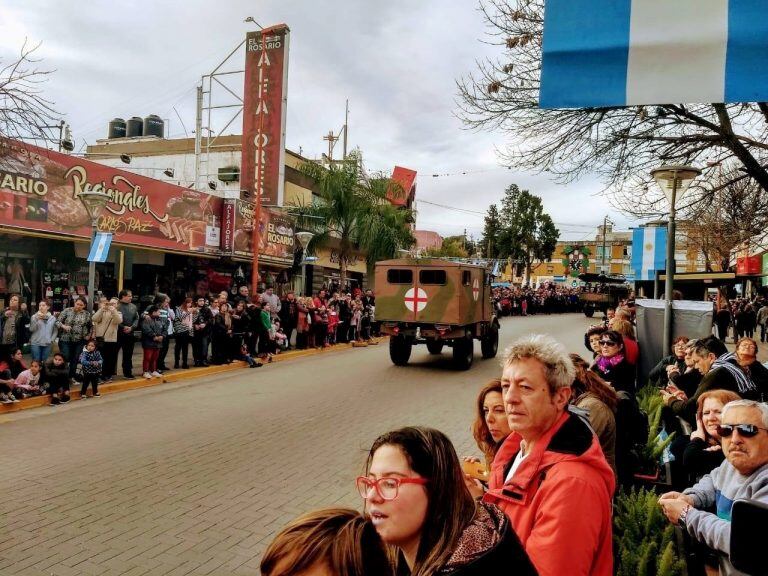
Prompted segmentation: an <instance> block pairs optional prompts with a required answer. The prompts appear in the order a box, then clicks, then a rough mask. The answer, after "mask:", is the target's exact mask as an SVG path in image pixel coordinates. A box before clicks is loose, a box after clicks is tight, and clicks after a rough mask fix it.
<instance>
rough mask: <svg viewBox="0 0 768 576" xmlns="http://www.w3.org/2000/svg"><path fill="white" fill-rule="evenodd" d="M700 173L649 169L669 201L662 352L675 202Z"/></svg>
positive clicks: (667, 333)
mask: <svg viewBox="0 0 768 576" xmlns="http://www.w3.org/2000/svg"><path fill="white" fill-rule="evenodd" d="M699 174H701V170H699V169H698V168H696V167H694V166H686V165H681V164H669V165H665V166H661V167H659V168H655V169H653V170H651V176H653V178H654V180H656V183H657V184H658V185H659V188H661V191H662V192H664V195H665V196H666V197H667V200H668V201H669V222H668V223H667V281H666V282H665V283H664V339H663V341H664V344H663V346H664V351H665V352H664V353H665V354H666V353H668V352H669V349H670V347H671V346H672V288H673V285H674V278H675V203H676V202H677V199H678V198H680V197H682V196H683V194H685V192H686V190H688V187H689V186H690V185H691V182H693V180H694V179H695V178H696V176H698V175H699Z"/></svg>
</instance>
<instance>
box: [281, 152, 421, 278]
mask: <svg viewBox="0 0 768 576" xmlns="http://www.w3.org/2000/svg"><path fill="white" fill-rule="evenodd" d="M301 171H302V173H304V174H305V175H306V176H309V177H310V178H311V179H312V180H313V181H314V183H315V189H316V191H317V193H318V198H317V200H316V201H313V202H312V204H308V205H297V206H294V210H293V213H294V214H296V216H297V223H298V225H299V226H301V227H303V228H305V229H307V230H310V231H311V232H313V233H314V237H313V238H312V240H311V241H310V243H309V246H308V247H307V251H308V252H310V253H314V252H316V251H317V249H318V248H320V247H331V246H333V247H334V249H336V250H338V253H339V280H340V283H341V285H342V286H343V285H344V284H346V281H347V269H348V267H349V262H350V260H351V258H352V256H353V254H354V253H355V252H356V251H358V250H362V251H365V252H366V254H367V261H368V264H369V265H370V264H372V263H375V262H376V261H377V260H384V259H387V258H394V257H395V256H396V255H397V251H398V250H399V249H407V248H410V247H411V246H412V245H413V244H415V242H416V239H415V238H414V237H413V234H412V233H411V229H410V224H411V222H413V213H412V212H411V211H410V210H406V209H402V208H396V207H395V206H393V205H392V204H390V202H389V201H388V200H387V195H388V194H390V195H394V196H396V197H398V196H402V194H403V190H402V188H401V187H400V186H399V185H398V184H397V183H395V182H393V181H392V180H390V179H389V178H387V177H385V176H384V175H381V174H376V175H373V176H368V175H366V174H365V173H364V171H363V169H362V161H361V158H360V156H359V154H357V153H352V154H350V156H349V159H348V160H347V161H345V162H342V163H338V164H331V165H330V166H329V167H327V168H326V167H325V166H321V165H320V164H317V163H314V162H307V163H305V164H304V165H303V166H302V167H301Z"/></svg>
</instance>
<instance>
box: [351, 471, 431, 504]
mask: <svg viewBox="0 0 768 576" xmlns="http://www.w3.org/2000/svg"><path fill="white" fill-rule="evenodd" d="M427 483H429V480H428V479H427V478H379V479H378V480H372V479H371V478H368V477H366V476H358V477H357V480H355V484H356V485H357V491H358V492H359V493H360V496H361V497H362V498H363V499H364V500H367V499H368V498H369V496H368V495H369V494H370V493H371V488H373V489H375V490H376V494H378V495H379V497H380V498H381V499H382V500H394V499H395V498H397V495H398V493H399V490H400V485H401V484H420V485H422V486H423V485H425V484H427Z"/></svg>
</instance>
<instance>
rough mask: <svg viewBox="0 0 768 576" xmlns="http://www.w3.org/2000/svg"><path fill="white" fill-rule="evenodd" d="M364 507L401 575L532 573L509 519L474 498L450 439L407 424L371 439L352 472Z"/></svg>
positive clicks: (534, 572)
mask: <svg viewBox="0 0 768 576" xmlns="http://www.w3.org/2000/svg"><path fill="white" fill-rule="evenodd" d="M357 489H358V491H359V492H360V495H361V496H362V497H363V498H364V500H365V512H366V515H367V516H368V517H369V518H370V519H371V521H372V522H373V525H374V526H375V528H376V531H377V532H378V534H379V536H380V537H381V539H382V540H383V541H384V542H385V543H386V544H388V545H390V546H391V547H392V548H393V553H394V557H395V571H396V573H397V575H398V576H411V575H413V576H427V575H432V574H437V573H446V574H447V573H450V574H451V575H452V576H469V575H475V574H477V575H480V574H491V573H493V572H495V571H497V570H498V567H499V566H505V567H507V568H508V570H509V571H510V573H514V574H521V575H528V574H531V575H532V574H536V571H535V569H534V568H533V566H532V564H531V562H530V560H529V559H528V556H527V554H526V553H525V550H524V549H523V547H522V545H521V544H520V540H519V539H518V538H517V535H516V534H515V532H514V530H513V529H512V527H511V525H510V523H509V520H508V519H507V518H506V516H505V515H504V513H503V512H502V511H501V510H499V509H498V508H497V507H495V506H493V505H490V504H486V503H483V502H476V501H475V500H474V499H473V498H472V496H471V495H470V493H469V491H468V490H467V487H466V485H465V483H464V474H463V472H462V469H461V464H460V462H459V458H458V456H456V451H455V450H454V448H453V445H452V444H451V441H450V440H449V439H448V438H447V437H446V436H445V434H443V433H442V432H439V431H437V430H434V429H432V428H421V427H408V428H401V429H400V430H395V431H393V432H388V433H387V434H384V435H382V436H380V437H379V438H377V439H376V441H375V442H374V443H373V446H371V449H370V451H369V453H368V461H367V463H366V475H365V476H361V477H359V478H358V479H357Z"/></svg>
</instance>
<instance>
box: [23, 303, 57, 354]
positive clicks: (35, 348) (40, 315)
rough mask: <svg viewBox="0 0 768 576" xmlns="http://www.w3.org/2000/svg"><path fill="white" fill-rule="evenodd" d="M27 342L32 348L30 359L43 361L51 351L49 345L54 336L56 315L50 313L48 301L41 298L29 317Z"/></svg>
mask: <svg viewBox="0 0 768 576" xmlns="http://www.w3.org/2000/svg"><path fill="white" fill-rule="evenodd" d="M29 332H30V334H31V337H30V340H29V344H30V348H31V350H32V360H37V361H38V362H45V360H46V359H47V358H48V355H49V354H50V353H51V345H52V344H53V340H54V338H56V317H55V316H54V315H53V314H51V312H50V310H49V308H48V302H46V301H45V300H41V301H40V303H39V304H38V305H37V312H35V313H34V314H32V317H31V318H30V319H29Z"/></svg>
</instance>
